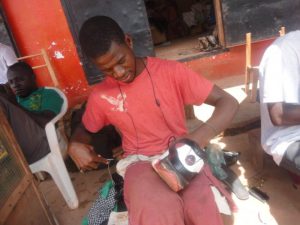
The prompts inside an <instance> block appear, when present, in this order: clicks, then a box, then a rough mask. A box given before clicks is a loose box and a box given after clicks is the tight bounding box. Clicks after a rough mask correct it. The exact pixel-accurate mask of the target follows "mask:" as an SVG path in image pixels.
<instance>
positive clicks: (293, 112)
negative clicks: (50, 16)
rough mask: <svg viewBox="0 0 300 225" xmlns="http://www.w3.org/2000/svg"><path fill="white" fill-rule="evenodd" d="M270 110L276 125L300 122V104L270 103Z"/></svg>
mask: <svg viewBox="0 0 300 225" xmlns="http://www.w3.org/2000/svg"><path fill="white" fill-rule="evenodd" d="M268 111H269V114H270V118H271V121H272V123H273V124H274V125H275V126H290V125H299V124H300V105H294V104H288V103H283V102H276V103H268Z"/></svg>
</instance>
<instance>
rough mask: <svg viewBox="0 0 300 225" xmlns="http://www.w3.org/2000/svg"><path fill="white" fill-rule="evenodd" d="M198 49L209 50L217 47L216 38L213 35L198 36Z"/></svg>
mask: <svg viewBox="0 0 300 225" xmlns="http://www.w3.org/2000/svg"><path fill="white" fill-rule="evenodd" d="M198 41H199V42H198V43H199V49H200V51H211V50H213V49H216V48H218V47H219V45H218V43H217V39H216V37H215V36H213V35H208V36H204V37H199V38H198Z"/></svg>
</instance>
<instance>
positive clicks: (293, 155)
mask: <svg viewBox="0 0 300 225" xmlns="http://www.w3.org/2000/svg"><path fill="white" fill-rule="evenodd" d="M280 166H282V167H284V168H285V169H287V170H289V171H291V172H292V173H295V174H297V175H298V176H300V141H296V142H294V143H293V144H291V145H290V146H289V147H288V149H287V150H286V152H285V153H284V156H283V158H282V161H281V163H280Z"/></svg>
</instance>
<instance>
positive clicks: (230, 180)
mask: <svg viewBox="0 0 300 225" xmlns="http://www.w3.org/2000/svg"><path fill="white" fill-rule="evenodd" d="M222 169H223V170H224V171H225V173H226V174H227V177H226V178H225V179H222V180H221V181H222V182H223V183H224V184H226V185H227V187H228V188H229V189H230V190H231V191H232V192H233V193H234V194H235V196H236V197H237V198H239V199H241V200H246V199H248V198H249V192H248V191H247V189H246V188H245V187H244V185H243V184H242V183H241V181H240V180H239V178H238V176H237V175H236V174H235V173H234V172H233V170H231V169H230V168H228V167H227V166H223V167H222Z"/></svg>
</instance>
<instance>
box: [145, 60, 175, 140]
mask: <svg viewBox="0 0 300 225" xmlns="http://www.w3.org/2000/svg"><path fill="white" fill-rule="evenodd" d="M142 61H143V64H144V66H145V68H146V70H147V73H148V76H149V78H150V82H151V86H152V92H153V96H154V99H155V104H156V105H157V107H158V108H159V110H160V112H161V114H162V116H163V119H164V121H165V124H166V125H167V127H168V128H169V130H170V131H171V132H172V129H171V127H170V126H169V123H168V122H167V119H166V117H165V114H164V112H163V111H162V108H161V107H160V101H159V99H158V98H157V95H156V92H155V88H154V87H155V85H154V82H153V80H152V76H151V74H150V71H149V70H148V67H147V65H146V64H145V62H144V60H143V59H142ZM171 138H175V136H171V137H170V139H171ZM170 139H169V143H170ZM175 139H176V138H175Z"/></svg>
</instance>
